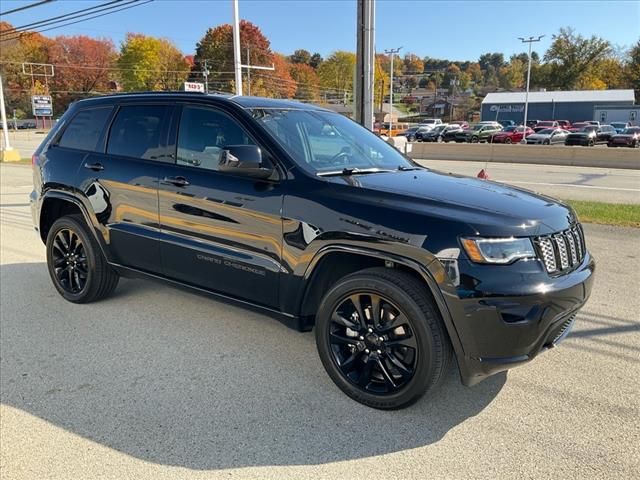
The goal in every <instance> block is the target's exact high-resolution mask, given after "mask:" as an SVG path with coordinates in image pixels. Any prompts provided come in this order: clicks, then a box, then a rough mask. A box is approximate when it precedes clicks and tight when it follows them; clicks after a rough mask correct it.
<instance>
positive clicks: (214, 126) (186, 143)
mask: <svg viewBox="0 0 640 480" xmlns="http://www.w3.org/2000/svg"><path fill="white" fill-rule="evenodd" d="M227 145H255V142H253V141H252V140H251V139H250V138H249V136H248V135H247V134H246V133H245V131H244V130H243V129H242V128H241V127H240V126H239V125H238V124H237V123H236V122H235V121H234V120H233V119H231V118H230V117H228V116H227V115H225V114H223V113H221V112H218V111H216V110H212V109H210V108H205V107H194V106H185V107H184V108H183V109H182V115H181V118H180V127H179V130H178V151H177V159H176V163H177V164H178V165H189V166H192V167H200V168H206V169H208V170H217V169H218V164H219V162H220V154H221V153H222V150H223V149H224V147H225V146H227Z"/></svg>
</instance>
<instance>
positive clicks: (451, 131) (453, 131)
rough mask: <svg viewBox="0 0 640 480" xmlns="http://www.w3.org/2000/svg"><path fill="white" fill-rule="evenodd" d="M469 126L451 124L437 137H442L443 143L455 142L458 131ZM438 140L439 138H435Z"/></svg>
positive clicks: (460, 131)
mask: <svg viewBox="0 0 640 480" xmlns="http://www.w3.org/2000/svg"><path fill="white" fill-rule="evenodd" d="M468 129H469V126H468V125H467V126H466V127H462V126H460V125H458V126H457V127H456V126H451V128H448V129H446V130H445V131H444V132H442V135H440V136H439V137H438V138H442V141H443V142H444V143H449V142H455V141H456V136H457V135H458V134H459V133H462V132H464V131H465V130H468ZM437 141H438V142H439V141H440V140H437Z"/></svg>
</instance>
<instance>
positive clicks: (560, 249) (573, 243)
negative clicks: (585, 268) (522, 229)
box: [534, 224, 586, 273]
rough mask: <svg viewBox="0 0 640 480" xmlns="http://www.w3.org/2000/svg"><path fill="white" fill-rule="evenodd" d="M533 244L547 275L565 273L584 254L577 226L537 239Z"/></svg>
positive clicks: (579, 229) (582, 235)
mask: <svg viewBox="0 0 640 480" xmlns="http://www.w3.org/2000/svg"><path fill="white" fill-rule="evenodd" d="M534 244H535V245H536V248H537V250H538V255H539V256H540V258H541V259H542V261H543V263H544V266H545V268H546V270H547V272H548V273H565V272H566V271H568V270H570V269H571V268H573V267H575V266H577V265H579V264H580V263H581V262H582V260H583V259H584V256H585V253H586V248H585V243H584V234H583V233H582V228H581V227H580V225H578V224H576V225H574V226H573V227H571V228H570V229H568V230H565V231H563V232H557V233H554V234H552V235H546V236H543V237H537V238H535V239H534Z"/></svg>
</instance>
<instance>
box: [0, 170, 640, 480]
mask: <svg viewBox="0 0 640 480" xmlns="http://www.w3.org/2000/svg"><path fill="white" fill-rule="evenodd" d="M0 178H1V187H0V222H1V223H0V263H1V267H0V300H1V302H0V305H1V308H0V400H1V406H0V478H2V479H7V480H9V479H11V480H22V479H63V480H69V479H94V478H95V479H97V478H100V479H118V480H122V479H154V480H155V479H182V478H185V479H192V478H193V479H202V478H273V479H282V478H296V479H302V478H310V479H311V478H313V479H323V478H327V479H331V480H336V479H359V478H363V479H364V478H373V477H375V478H416V479H425V478H429V479H439V478H454V479H463V478H464V479H466V478H474V479H481V478H487V479H495V478H500V479H503V478H513V479H521V478H536V479H539V478H553V479H556V478H567V479H572V478H576V479H577V478H579V479H585V478H612V479H621V478H637V476H638V472H639V471H640V450H639V449H638V445H639V444H640V386H639V382H638V379H639V378H640V322H639V318H638V311H639V310H640V296H639V295H638V293H639V292H638V284H639V281H640V255H639V254H638V250H637V249H638V245H640V241H639V240H640V230H633V229H616V228H609V227H601V226H592V225H587V226H586V234H587V241H588V245H589V248H590V249H591V251H592V253H593V254H594V255H595V256H596V258H597V260H598V269H597V279H596V284H595V290H594V292H593V295H592V298H591V299H590V301H589V303H588V304H587V306H586V307H585V309H584V310H583V311H582V312H581V313H580V314H579V316H578V321H577V325H576V328H575V329H574V331H573V333H572V334H571V335H570V336H569V338H568V339H567V340H565V342H564V343H563V344H562V345H561V346H560V347H559V348H557V349H554V350H551V351H549V352H547V353H545V354H543V355H541V356H540V357H538V358H537V359H536V361H535V362H533V363H531V364H529V365H526V366H523V367H520V368H517V369H515V370H512V371H511V372H509V373H508V374H502V375H498V376H495V377H493V378H491V379H489V380H487V381H485V382H483V383H481V384H479V385H477V386H476V387H473V388H466V387H463V386H461V385H460V384H459V383H458V379H457V377H456V375H455V374H454V373H453V372H452V373H451V374H450V375H449V377H448V378H447V380H446V381H445V384H444V385H443V388H441V389H440V390H439V391H438V392H436V393H435V394H434V395H433V396H432V397H430V398H425V399H423V400H421V401H420V402H418V403H417V404H416V405H414V406H413V407H411V408H409V409H406V410H402V411H398V412H380V411H376V410H372V409H369V408H367V407H364V406H361V405H359V404H357V403H355V402H353V401H352V400H350V399H348V398H347V397H346V396H345V395H343V394H342V393H341V392H340V391H339V390H338V389H337V388H336V387H335V386H334V385H333V384H332V383H331V381H330V380H329V378H328V377H327V375H326V374H325V373H324V371H323V369H322V366H321V364H320V361H319V359H318V356H317V354H316V352H315V346H314V341H313V335H312V334H311V333H298V332H295V331H292V330H289V329H287V328H285V327H284V326H282V325H281V324H280V323H278V322H277V321H275V320H273V319H271V318H269V317H266V316H264V315H261V314H257V313H254V312H249V311H246V310H243V309H241V308H239V307H236V306H233V305H229V304H225V303H221V302H219V301H216V300H213V299H211V298H208V297H206V296H203V295H198V294H194V293H190V292H187V291H183V290H176V289H173V288H170V287H168V286H165V285H162V284H159V283H154V282H149V281H142V280H135V281H133V280H130V281H122V282H121V284H120V285H119V287H118V289H117V290H116V293H115V295H114V296H113V297H112V298H110V299H108V300H105V301H102V302H100V303H96V304H91V305H72V304H70V303H67V302H65V301H64V300H62V298H61V297H59V295H58V294H57V293H56V292H55V290H54V288H53V286H52V285H51V283H50V280H49V278H48V274H47V271H46V265H45V263H44V247H43V245H42V244H41V242H40V241H39V239H38V238H37V236H36V234H35V233H34V232H33V230H32V226H31V218H30V214H29V211H28V206H27V193H28V191H29V188H30V187H29V186H28V184H29V182H30V169H29V168H28V167H25V166H14V165H9V166H7V165H3V166H2V167H1V168H0Z"/></svg>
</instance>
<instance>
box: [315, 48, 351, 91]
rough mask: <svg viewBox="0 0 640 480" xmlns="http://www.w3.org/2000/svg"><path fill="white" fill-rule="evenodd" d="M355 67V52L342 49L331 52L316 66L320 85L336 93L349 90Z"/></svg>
mask: <svg viewBox="0 0 640 480" xmlns="http://www.w3.org/2000/svg"><path fill="white" fill-rule="evenodd" d="M355 68H356V55H355V53H351V52H345V51H342V50H339V51H336V52H333V53H332V54H331V55H330V56H329V57H328V58H327V59H326V60H325V61H324V62H322V64H321V65H320V67H319V68H318V76H319V77H320V85H321V86H322V87H323V88H326V89H331V90H333V91H335V92H336V94H344V92H350V91H351V90H352V88H353V76H354V72H355Z"/></svg>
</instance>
